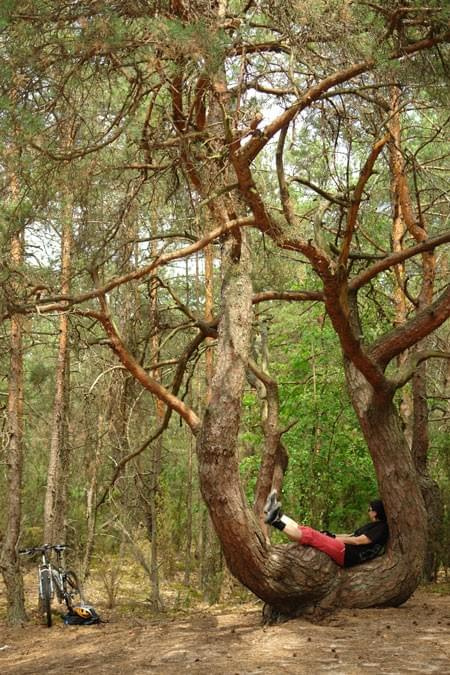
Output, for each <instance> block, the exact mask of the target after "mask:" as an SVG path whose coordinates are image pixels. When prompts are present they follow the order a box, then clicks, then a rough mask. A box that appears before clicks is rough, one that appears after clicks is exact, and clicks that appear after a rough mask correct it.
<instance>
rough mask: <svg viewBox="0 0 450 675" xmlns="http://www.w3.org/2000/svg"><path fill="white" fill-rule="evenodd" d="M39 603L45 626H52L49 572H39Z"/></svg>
mask: <svg viewBox="0 0 450 675" xmlns="http://www.w3.org/2000/svg"><path fill="white" fill-rule="evenodd" d="M41 603H42V611H43V613H44V614H45V617H46V620H47V626H48V627H49V628H51V626H52V608H51V604H52V587H51V580H50V570H42V572H41Z"/></svg>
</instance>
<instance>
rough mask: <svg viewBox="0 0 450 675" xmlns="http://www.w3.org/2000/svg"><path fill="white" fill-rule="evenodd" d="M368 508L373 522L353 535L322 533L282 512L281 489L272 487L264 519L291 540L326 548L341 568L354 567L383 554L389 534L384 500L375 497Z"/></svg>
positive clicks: (324, 549) (265, 507)
mask: <svg viewBox="0 0 450 675" xmlns="http://www.w3.org/2000/svg"><path fill="white" fill-rule="evenodd" d="M368 510H369V518H370V522H368V523H366V524H365V525H363V526H362V527H360V528H359V529H357V530H356V531H355V532H354V533H353V534H332V533H331V532H325V531H323V532H319V531H318V530H314V529H313V528H312V527H307V526H305V525H299V524H298V523H297V522H295V520H292V518H289V517H288V516H285V515H284V514H283V513H282V511H281V502H279V501H278V496H277V491H276V490H272V492H271V493H270V494H269V496H268V497H267V501H266V504H265V506H264V513H265V517H264V521H265V522H266V523H267V524H268V525H272V527H275V528H276V529H277V530H282V531H283V532H284V534H286V535H287V536H288V537H289V539H291V541H296V542H298V543H299V544H302V545H304V546H312V547H313V548H317V549H319V551H323V552H324V553H326V554H327V555H328V556H330V558H331V559H332V560H334V561H335V562H336V563H337V564H338V565H340V566H341V567H352V566H353V565H359V564H360V563H363V562H366V561H367V560H372V558H375V557H377V556H378V555H381V554H382V553H383V552H384V546H385V544H386V542H387V540H388V537H389V529H388V525H387V520H386V513H385V511H384V506H383V502H382V501H381V500H380V499H374V500H373V501H371V502H370V505H369V509H368Z"/></svg>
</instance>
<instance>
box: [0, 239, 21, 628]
mask: <svg viewBox="0 0 450 675" xmlns="http://www.w3.org/2000/svg"><path fill="white" fill-rule="evenodd" d="M22 257H23V245H22V235H21V234H20V233H15V234H14V235H13V237H12V241H11V262H12V264H13V265H15V266H17V267H18V266H20V265H21V263H22ZM6 452H7V454H6V485H7V490H8V494H7V503H6V528H5V533H4V540H3V547H2V551H1V556H0V568H1V572H2V576H3V581H4V583H5V589H6V602H7V621H8V623H10V624H18V623H21V622H23V621H25V620H26V614H25V598H24V589H23V579H22V574H21V571H20V566H19V559H18V554H17V549H18V542H19V536H20V524H21V512H22V469H23V353H22V318H21V317H20V316H17V315H13V317H12V319H11V333H10V369H9V378H8V446H7V451H6Z"/></svg>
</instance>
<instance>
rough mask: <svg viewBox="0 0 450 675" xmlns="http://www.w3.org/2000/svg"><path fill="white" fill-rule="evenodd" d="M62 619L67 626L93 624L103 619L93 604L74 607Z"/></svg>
mask: <svg viewBox="0 0 450 675" xmlns="http://www.w3.org/2000/svg"><path fill="white" fill-rule="evenodd" d="M62 620H63V622H64V624H65V625H66V626H92V625H93V624H95V623H101V619H100V617H99V615H98V614H97V612H96V611H95V609H94V608H93V607H91V605H81V606H80V607H74V608H73V609H72V610H71V611H69V612H67V614H63V617H62Z"/></svg>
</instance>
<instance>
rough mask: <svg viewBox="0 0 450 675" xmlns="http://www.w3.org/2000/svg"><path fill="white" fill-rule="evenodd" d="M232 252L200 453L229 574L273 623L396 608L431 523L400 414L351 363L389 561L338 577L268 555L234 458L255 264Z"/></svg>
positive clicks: (288, 550) (307, 556) (297, 554)
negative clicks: (387, 534) (384, 517)
mask: <svg viewBox="0 0 450 675" xmlns="http://www.w3.org/2000/svg"><path fill="white" fill-rule="evenodd" d="M226 247H227V249H228V266H227V267H226V271H225V276H224V282H223V288H222V300H223V314H222V320H221V323H220V327H219V341H218V357H217V366H216V371H215V375H214V379H213V384H212V395H211V401H210V404H209V406H208V408H207V411H206V414H205V418H204V422H203V425H202V428H201V431H200V433H199V438H198V447H197V450H198V457H199V473H200V483H201V490H202V494H203V497H204V499H205V501H206V503H207V505H208V508H209V511H210V514H211V518H212V521H213V524H214V527H215V529H216V531H217V533H218V535H219V537H220V540H221V542H222V546H223V550H224V555H225V558H226V561H227V564H228V566H229V568H230V571H231V572H232V573H233V574H234V575H235V576H236V577H237V578H238V579H239V580H240V581H241V582H242V583H243V584H244V585H245V586H247V587H248V588H249V589H250V590H251V591H253V592H254V593H255V594H256V595H257V596H258V597H259V598H261V599H262V600H264V601H265V602H266V603H268V604H269V605H270V606H271V608H272V610H273V612H274V613H275V614H280V613H281V614H282V615H298V614H301V613H310V614H316V615H317V614H320V613H322V612H323V611H329V610H332V609H333V608H335V607H337V606H340V607H369V606H374V605H399V604H401V603H402V602H404V601H405V600H407V598H408V597H410V595H411V593H412V592H413V591H414V590H415V588H416V586H417V583H418V580H419V578H420V574H421V570H422V565H423V558H424V552H425V540H426V514H425V509H424V504H423V499H422V495H421V492H420V489H419V488H418V485H417V481H415V480H413V481H411V476H414V475H415V469H414V465H413V462H412V457H411V453H410V451H409V448H408V446H407V443H406V441H405V439H404V437H403V434H402V431H401V426H400V423H399V419H398V414H397V412H396V410H395V407H394V405H393V403H392V401H391V400H390V399H389V398H384V399H378V398H376V397H374V396H373V391H372V388H371V387H370V385H369V384H368V383H367V381H366V380H365V378H364V377H363V376H362V375H361V373H360V372H359V371H357V370H356V369H355V368H354V367H353V366H351V365H350V364H347V377H348V382H349V388H350V391H351V395H352V399H353V404H354V406H355V409H356V411H357V413H358V416H359V418H360V422H361V425H362V428H363V431H364V434H365V437H366V440H367V443H368V445H369V447H370V451H371V454H372V457H373V459H374V463H375V466H376V470H377V476H378V480H379V485H380V492H381V496H382V498H383V499H384V501H385V504H386V508H387V512H388V514H389V525H390V529H391V538H390V543H389V547H388V552H387V554H386V555H384V556H382V557H380V558H378V559H376V560H374V561H371V562H369V563H365V564H364V565H363V566H359V567H354V568H350V569H342V568H338V567H337V566H336V565H335V564H334V562H332V560H331V559H330V558H328V557H327V556H326V555H325V554H323V553H321V552H320V551H317V550H315V549H313V548H311V547H307V546H305V547H303V546H298V545H296V544H288V545H286V546H270V544H268V543H267V541H266V538H265V536H264V535H263V533H262V531H261V529H260V526H259V523H258V522H257V519H256V516H255V515H254V513H253V512H252V510H251V509H250V508H249V507H248V505H247V504H246V502H245V497H244V495H243V491H242V488H241V484H240V480H239V467H238V460H237V452H236V449H237V442H238V432H239V423H240V415H241V395H242V390H243V386H244V382H245V369H246V364H247V360H248V353H249V344H250V333H251V284H250V278H249V265H250V263H249V253H248V250H247V246H246V243H245V241H243V242H242V244H241V245H240V246H239V249H238V246H237V243H236V241H232V240H230V239H229V240H228V241H227V244H226ZM237 249H238V251H239V252H237ZM218 485H219V486H220V490H219V489H218V487H217V486H218Z"/></svg>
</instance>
